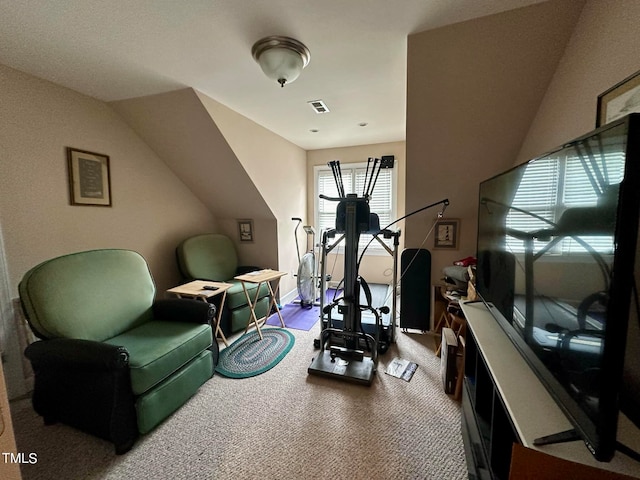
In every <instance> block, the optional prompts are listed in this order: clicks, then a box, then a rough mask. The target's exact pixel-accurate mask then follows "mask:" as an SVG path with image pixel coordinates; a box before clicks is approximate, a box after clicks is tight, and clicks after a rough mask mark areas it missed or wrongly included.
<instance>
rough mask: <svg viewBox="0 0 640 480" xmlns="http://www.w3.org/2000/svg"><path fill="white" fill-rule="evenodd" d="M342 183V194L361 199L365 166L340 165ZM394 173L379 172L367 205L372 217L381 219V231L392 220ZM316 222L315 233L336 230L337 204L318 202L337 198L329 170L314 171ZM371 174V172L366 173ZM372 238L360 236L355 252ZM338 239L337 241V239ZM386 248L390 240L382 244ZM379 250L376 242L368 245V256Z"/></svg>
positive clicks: (365, 171)
mask: <svg viewBox="0 0 640 480" xmlns="http://www.w3.org/2000/svg"><path fill="white" fill-rule="evenodd" d="M340 167H341V171H342V182H343V184H344V191H345V193H347V194H348V193H355V194H357V195H358V196H362V195H363V192H364V191H365V179H366V173H367V165H366V164H364V163H362V164H361V163H357V164H356V163H354V164H341V165H340ZM394 171H395V170H394V169H392V168H385V169H381V170H380V173H379V175H378V179H377V181H376V184H375V188H374V190H373V195H372V197H371V200H370V201H369V209H370V211H371V212H372V213H376V214H378V217H379V218H380V228H384V227H386V226H387V225H389V224H390V223H391V222H392V221H393V220H395V178H394ZM315 173H316V175H315V176H316V218H315V222H316V225H317V229H318V230H319V231H323V230H326V229H331V228H335V225H336V209H337V207H338V202H331V201H328V200H324V199H321V198H319V195H326V196H328V197H337V196H338V188H337V187H336V183H335V180H334V178H333V172H332V171H331V169H330V168H329V167H316V170H315ZM369 174H371V171H369ZM371 237H372V236H371V235H364V234H363V235H360V243H359V246H358V251H362V249H363V248H364V247H365V246H366V244H367V243H369V241H370V240H371ZM336 239H337V238H336ZM384 241H385V242H386V243H387V244H388V245H389V246H392V241H391V240H384ZM380 250H382V247H381V246H380V244H379V243H378V242H377V241H374V242H372V243H371V245H369V248H368V249H367V252H376V251H380Z"/></svg>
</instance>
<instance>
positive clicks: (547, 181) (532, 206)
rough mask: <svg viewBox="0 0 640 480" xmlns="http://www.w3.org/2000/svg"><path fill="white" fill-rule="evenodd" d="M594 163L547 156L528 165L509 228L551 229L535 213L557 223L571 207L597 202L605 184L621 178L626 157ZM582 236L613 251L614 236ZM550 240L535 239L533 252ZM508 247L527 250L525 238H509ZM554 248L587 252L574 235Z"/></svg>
mask: <svg viewBox="0 0 640 480" xmlns="http://www.w3.org/2000/svg"><path fill="white" fill-rule="evenodd" d="M595 164H596V167H595V169H594V168H593V166H590V165H589V164H585V163H583V162H582V161H581V159H580V157H578V156H570V157H567V158H566V159H564V158H563V159H559V158H548V159H542V160H538V161H535V162H532V163H530V164H528V165H527V168H526V169H525V172H524V175H523V176H522V179H521V180H520V185H519V186H518V190H517V192H516V194H515V197H514V199H513V202H512V206H513V207H515V208H513V209H511V211H510V212H509V213H508V215H507V228H510V229H514V230H517V231H520V232H534V231H537V230H543V229H549V228H552V225H550V224H549V223H547V222H545V221H544V220H542V219H540V218H536V216H538V217H542V218H544V219H547V220H549V221H550V222H552V223H556V222H557V221H558V220H559V218H560V216H561V215H562V213H563V212H564V211H565V210H566V209H568V208H572V207H588V206H595V205H597V203H598V198H599V196H600V194H601V192H600V190H601V189H602V188H603V187H602V185H603V184H605V185H613V184H617V183H619V182H620V181H621V179H622V177H623V174H624V171H623V169H624V157H623V156H622V154H620V153H613V154H604V155H602V156H601V157H600V158H599V159H598V160H597V161H596V162H595ZM587 172H590V174H591V176H590V175H589V173H587ZM598 175H600V177H598ZM519 209H520V210H523V211H518V210H519ZM526 212H528V213H526ZM580 239H581V240H583V241H584V242H586V243H587V244H588V245H589V246H590V247H591V248H592V249H594V250H595V251H597V252H600V253H611V252H612V249H613V237H612V236H597V237H596V236H580ZM547 243H548V242H544V241H543V242H541V241H535V243H534V251H538V250H539V249H540V248H543V247H544V246H546V245H547ZM507 246H508V248H509V249H510V250H511V251H513V252H518V253H522V252H524V245H523V242H522V240H518V239H516V238H513V237H508V239H507ZM554 251H555V252H556V253H563V254H569V253H585V252H586V249H585V248H584V246H582V245H581V244H580V243H579V242H576V240H575V239H574V238H572V237H566V238H564V239H563V240H562V241H561V242H559V244H558V245H556V247H555V248H554V249H553V250H551V251H550V253H553V252H554Z"/></svg>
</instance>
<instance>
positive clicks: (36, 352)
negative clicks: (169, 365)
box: [24, 338, 129, 371]
mask: <svg viewBox="0 0 640 480" xmlns="http://www.w3.org/2000/svg"><path fill="white" fill-rule="evenodd" d="M24 354H25V356H26V357H27V358H28V359H29V360H30V361H31V364H32V365H33V368H34V370H38V369H40V368H45V369H55V370H75V371H78V370H88V371H109V370H116V369H124V368H128V367H129V352H128V351H127V349H126V348H124V347H121V346H117V345H110V344H108V343H102V342H95V341H92V340H79V339H74V338H53V339H50V340H40V341H37V342H34V343H32V344H31V345H29V346H28V347H27V348H26V350H25V352H24Z"/></svg>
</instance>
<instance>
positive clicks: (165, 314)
mask: <svg viewBox="0 0 640 480" xmlns="http://www.w3.org/2000/svg"><path fill="white" fill-rule="evenodd" d="M215 314H216V306H215V305H213V304H211V303H208V302H202V301H199V300H191V299H186V298H166V299H161V300H156V301H155V302H154V303H153V317H154V318H155V319H156V320H169V321H172V322H191V323H202V324H207V325H211V323H212V321H213V318H214V317H215Z"/></svg>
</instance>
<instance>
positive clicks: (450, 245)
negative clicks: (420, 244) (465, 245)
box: [433, 218, 460, 250]
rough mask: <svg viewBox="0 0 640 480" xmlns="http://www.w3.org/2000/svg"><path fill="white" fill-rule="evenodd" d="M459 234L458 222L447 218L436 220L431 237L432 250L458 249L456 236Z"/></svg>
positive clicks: (455, 219)
mask: <svg viewBox="0 0 640 480" xmlns="http://www.w3.org/2000/svg"><path fill="white" fill-rule="evenodd" d="M459 232H460V220H459V219H457V218H447V219H442V220H438V221H437V223H436V228H435V233H434V237H433V248H446V249H449V250H457V249H458V236H459Z"/></svg>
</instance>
